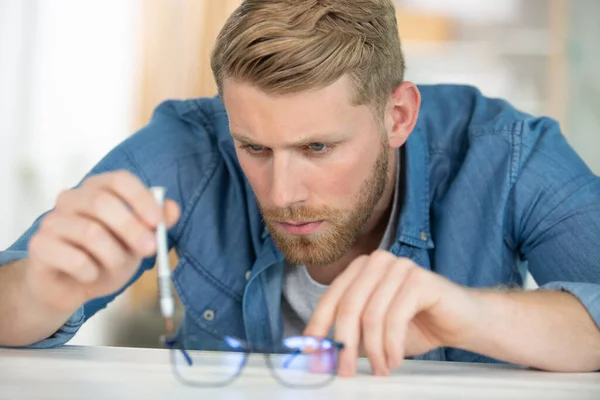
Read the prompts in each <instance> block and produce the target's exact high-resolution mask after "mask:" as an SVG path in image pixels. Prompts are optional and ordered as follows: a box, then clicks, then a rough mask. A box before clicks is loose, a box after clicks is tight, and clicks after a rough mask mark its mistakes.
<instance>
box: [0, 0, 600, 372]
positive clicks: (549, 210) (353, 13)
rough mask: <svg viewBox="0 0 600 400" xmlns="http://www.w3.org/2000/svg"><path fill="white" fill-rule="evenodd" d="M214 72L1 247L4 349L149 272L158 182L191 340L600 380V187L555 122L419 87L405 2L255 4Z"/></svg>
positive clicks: (250, 1)
mask: <svg viewBox="0 0 600 400" xmlns="http://www.w3.org/2000/svg"><path fill="white" fill-rule="evenodd" d="M212 68H213V72H214V74H215V79H216V82H217V85H218V88H219V94H220V97H216V98H203V99H193V100H188V101H169V102H165V103H164V104H162V105H160V106H159V107H158V108H157V110H156V112H155V114H154V115H153V118H152V120H151V122H150V123H149V124H148V125H147V126H146V127H145V128H143V129H142V130H141V131H139V132H137V133H136V134H135V135H133V136H132V137H131V138H129V139H127V140H126V141H124V142H123V143H122V144H120V145H119V146H118V147H117V148H115V149H114V150H113V151H112V152H110V154H108V155H107V156H106V157H105V158H104V159H103V160H101V161H100V163H99V164H98V165H97V166H96V167H95V168H94V169H93V170H92V171H91V172H90V174H89V175H88V176H87V177H86V178H85V179H84V180H83V181H82V183H81V184H80V185H78V187H77V188H74V189H72V190H68V191H65V192H64V193H62V194H61V195H60V196H59V197H58V199H57V202H56V207H55V208H54V209H53V210H51V211H50V212H48V213H46V214H44V215H43V216H41V217H40V218H39V219H38V220H37V221H35V223H34V224H33V225H32V227H31V228H30V229H29V230H28V231H27V232H25V234H24V235H23V236H22V237H21V238H19V239H18V240H17V242H16V243H15V244H14V245H13V246H11V247H10V248H9V249H8V250H6V251H4V252H3V253H0V257H1V258H0V263H1V264H4V265H3V267H2V268H0V326H2V329H1V330H0V345H3V346H28V347H34V348H41V347H53V346H59V345H61V344H63V343H65V342H67V341H68V340H69V339H70V338H71V337H72V336H73V335H74V334H75V333H76V331H77V329H78V328H79V327H80V326H81V325H82V324H83V323H84V321H85V320H87V319H89V318H90V317H92V316H93V315H94V314H95V313H96V312H97V311H99V310H101V309H102V308H103V307H105V306H106V305H107V304H108V303H109V302H110V301H111V300H112V299H113V298H114V297H115V296H116V295H118V294H120V293H121V292H122V291H123V290H124V289H125V288H126V287H127V286H128V285H130V284H131V283H132V282H134V281H135V280H136V279H137V278H138V277H139V276H140V275H141V274H142V273H143V272H144V271H145V270H148V269H149V268H151V267H152V266H153V264H154V257H153V254H154V253H155V251H156V249H155V244H154V238H153V230H154V228H155V226H156V224H157V222H158V221H159V219H160V215H161V210H159V209H158V207H157V206H156V204H155V203H154V201H153V198H152V195H151V193H150V192H149V190H148V187H150V186H155V185H161V186H165V187H166V188H167V193H168V195H169V196H170V198H171V200H170V201H169V202H167V204H166V207H165V210H164V215H165V217H166V219H167V221H168V225H169V228H170V229H169V246H171V247H174V248H175V249H176V250H177V252H178V255H179V257H180V263H179V265H178V266H177V268H176V269H175V271H174V277H173V280H174V285H175V288H176V289H177V292H178V294H179V296H180V298H181V300H182V302H183V304H184V306H185V310H186V315H185V321H184V326H185V330H186V332H188V333H190V334H194V335H196V336H198V337H200V338H202V337H203V336H207V335H216V336H220V337H222V336H224V335H231V336H237V337H241V338H244V339H246V340H247V341H248V342H249V343H250V344H251V345H253V346H257V347H263V348H268V346H269V345H270V344H272V343H275V342H277V341H278V340H280V339H281V338H282V337H284V336H289V335H297V334H302V333H304V334H306V335H314V336H318V337H323V336H327V335H328V333H330V331H331V334H332V335H334V337H335V339H337V340H339V341H341V342H343V343H344V344H345V349H344V350H343V352H342V355H341V360H340V367H339V368H340V369H339V374H340V375H342V376H351V375H353V374H355V372H356V359H357V357H358V356H359V355H360V354H364V355H366V356H367V357H368V359H369V361H370V364H371V365H372V367H373V371H374V373H375V374H377V375H386V374H388V373H389V372H390V370H392V369H394V368H397V367H398V366H400V365H401V363H402V360H403V359H404V358H405V357H414V358H420V359H432V360H453V361H480V360H483V361H490V360H502V361H506V362H511V363H518V364H524V365H528V366H532V367H535V368H539V369H545V370H551V371H594V370H598V369H600V329H599V326H600V251H599V247H598V245H597V244H598V243H600V179H599V178H598V177H597V176H595V175H594V174H592V172H591V171H590V170H589V169H588V168H587V167H586V165H585V164H584V163H583V162H582V161H581V160H580V158H579V157H578V156H577V155H576V154H575V153H574V151H573V150H572V149H571V148H570V147H569V145H568V144H567V143H566V141H565V139H564V138H563V136H562V135H561V132H560V129H559V127H558V125H557V124H556V123H555V122H554V121H552V120H550V119H548V118H534V117H532V116H529V115H526V114H524V113H522V112H519V111H517V110H515V109H514V108H512V107H511V106H510V105H509V104H507V103H506V102H504V101H502V100H497V99H489V98H485V97H483V96H482V95H481V94H480V93H479V92H478V91H477V90H475V89H473V88H470V87H462V86H452V85H440V86H422V87H417V86H415V85H414V84H413V83H411V82H407V81H405V80H404V79H403V73H404V60H403V56H402V52H401V48H400V42H399V40H398V36H397V27H396V21H395V17H394V8H393V5H392V3H391V1H390V0H352V1H345V0H311V1H302V2H298V1H286V0H277V1H274V0H269V1H265V0H247V1H245V2H244V3H243V4H242V5H241V6H240V8H239V9H238V10H237V11H236V12H235V13H234V14H233V15H232V16H231V17H230V19H229V20H228V22H227V23H226V25H225V27H224V28H223V30H222V31H221V34H220V36H219V38H218V40H217V43H216V47H215V50H214V53H213V58H212ZM221 100H222V102H223V103H221ZM524 265H526V266H527V267H528V268H529V270H530V271H531V273H532V274H533V277H534V278H535V279H536V281H537V282H538V283H539V284H540V286H541V287H540V289H539V290H535V291H519V290H514V289H516V288H517V287H518V286H520V285H521V284H522V275H521V272H522V271H523V266H524ZM332 328H335V329H332Z"/></svg>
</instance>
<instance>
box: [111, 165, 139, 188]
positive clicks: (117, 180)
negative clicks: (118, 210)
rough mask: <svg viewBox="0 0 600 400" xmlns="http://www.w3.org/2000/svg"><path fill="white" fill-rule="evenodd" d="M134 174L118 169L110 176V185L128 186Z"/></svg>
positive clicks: (115, 186)
mask: <svg viewBox="0 0 600 400" xmlns="http://www.w3.org/2000/svg"><path fill="white" fill-rule="evenodd" d="M133 179H134V175H133V174H132V173H131V172H129V171H127V170H119V171H116V172H114V173H113V175H112V177H111V186H113V187H114V188H117V189H120V188H124V187H127V186H130V185H131V184H132V182H133Z"/></svg>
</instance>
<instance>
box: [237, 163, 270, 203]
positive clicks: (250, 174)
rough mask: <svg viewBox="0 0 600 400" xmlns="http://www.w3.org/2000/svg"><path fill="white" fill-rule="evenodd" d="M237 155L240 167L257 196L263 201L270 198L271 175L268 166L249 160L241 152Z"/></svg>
mask: <svg viewBox="0 0 600 400" xmlns="http://www.w3.org/2000/svg"><path fill="white" fill-rule="evenodd" d="M237 155H238V162H239V163H240V167H242V171H244V174H245V175H246V179H248V182H249V183H250V186H251V187H252V190H253V191H254V194H255V196H256V197H257V198H258V199H259V200H261V201H263V200H264V199H266V198H267V197H268V195H269V190H270V178H269V177H270V175H269V170H268V168H267V165H266V164H264V163H263V164H261V163H257V162H256V161H254V160H249V159H248V157H247V155H245V154H240V152H239V151H238V153H237Z"/></svg>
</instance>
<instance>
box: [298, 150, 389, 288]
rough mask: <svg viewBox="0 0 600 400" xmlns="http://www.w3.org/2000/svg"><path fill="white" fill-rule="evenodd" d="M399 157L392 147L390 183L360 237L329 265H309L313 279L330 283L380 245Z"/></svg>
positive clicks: (307, 267) (323, 283) (387, 217)
mask: <svg viewBox="0 0 600 400" xmlns="http://www.w3.org/2000/svg"><path fill="white" fill-rule="evenodd" d="M397 158H398V152H397V149H390V155H389V161H390V163H389V167H388V174H387V175H388V184H387V186H386V189H385V192H384V193H383V195H382V196H381V199H379V201H378V202H377V204H376V205H375V208H374V210H373V214H372V215H371V217H370V218H369V220H368V221H367V223H366V225H365V227H364V229H363V230H362V232H361V234H360V235H359V237H358V238H357V239H356V241H355V242H354V244H353V245H352V246H351V247H350V249H348V251H347V252H346V253H345V254H344V255H343V256H342V257H340V258H339V259H337V260H336V261H335V262H333V263H331V264H328V265H307V266H306V269H307V270H308V273H309V274H310V276H311V278H312V279H314V280H315V281H317V282H319V283H320V284H322V285H329V284H331V282H333V280H334V279H335V278H336V277H337V276H338V275H340V274H341V273H342V272H344V270H345V269H346V268H347V267H348V265H350V263H351V262H352V261H353V260H354V259H355V258H357V257H359V256H361V255H364V254H371V253H372V252H373V251H375V250H376V249H377V248H378V247H379V244H380V243H381V240H382V238H383V235H384V233H385V229H386V227H387V224H388V221H389V219H390V214H391V212H392V207H393V204H392V200H393V198H394V190H395V188H396V185H397V182H396V168H397V163H398V160H397Z"/></svg>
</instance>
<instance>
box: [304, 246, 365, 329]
mask: <svg viewBox="0 0 600 400" xmlns="http://www.w3.org/2000/svg"><path fill="white" fill-rule="evenodd" d="M366 260H367V257H366V256H362V257H358V258H356V259H355V260H354V261H352V262H351V263H350V265H348V267H347V268H346V270H345V271H344V272H343V273H342V274H341V275H340V276H338V277H337V278H336V279H335V280H334V281H333V283H332V284H331V286H329V288H328V289H327V291H326V292H325V293H324V294H323V296H321V298H320V299H319V302H318V303H317V307H316V308H315V311H314V313H313V315H312V317H311V319H310V321H309V322H308V324H307V326H306V328H305V329H304V335H306V336H315V337H319V338H322V337H326V336H327V334H328V333H329V329H330V328H331V325H332V324H333V322H334V320H335V313H336V310H337V306H338V303H339V301H340V299H341V298H342V296H343V295H344V294H345V293H346V290H347V288H348V286H350V284H351V283H352V282H353V281H354V279H355V277H356V276H357V275H358V274H359V273H360V270H361V268H362V266H363V265H364V263H365V262H366Z"/></svg>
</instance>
